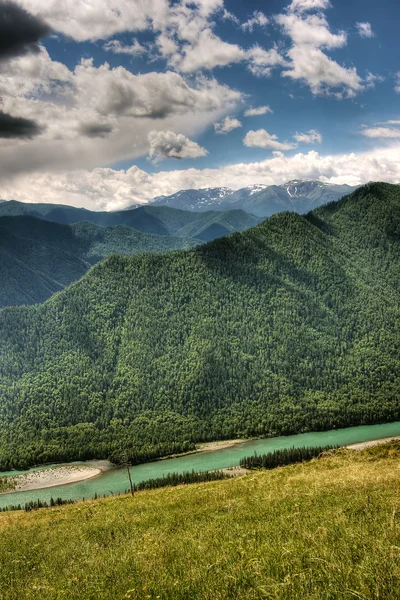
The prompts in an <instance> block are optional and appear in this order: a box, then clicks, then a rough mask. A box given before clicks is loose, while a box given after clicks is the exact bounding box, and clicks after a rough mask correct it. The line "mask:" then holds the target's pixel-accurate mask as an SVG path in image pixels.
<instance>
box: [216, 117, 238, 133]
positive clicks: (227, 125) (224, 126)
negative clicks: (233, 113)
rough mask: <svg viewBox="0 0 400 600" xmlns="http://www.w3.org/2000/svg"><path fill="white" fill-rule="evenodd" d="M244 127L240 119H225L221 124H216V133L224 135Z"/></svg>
mask: <svg viewBox="0 0 400 600" xmlns="http://www.w3.org/2000/svg"><path fill="white" fill-rule="evenodd" d="M241 126H242V123H241V122H240V121H239V119H233V118H232V117H225V119H224V120H223V121H221V123H214V130H215V133H218V134H224V133H229V132H230V131H233V130H234V129H238V128H239V127H241Z"/></svg>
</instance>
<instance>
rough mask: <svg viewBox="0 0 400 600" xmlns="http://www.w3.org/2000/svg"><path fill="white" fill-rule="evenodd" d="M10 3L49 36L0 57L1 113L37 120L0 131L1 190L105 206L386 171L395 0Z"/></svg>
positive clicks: (396, 125) (392, 117)
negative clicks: (25, 131) (34, 128)
mask: <svg viewBox="0 0 400 600" xmlns="http://www.w3.org/2000/svg"><path fill="white" fill-rule="evenodd" d="M16 4H17V5H18V6H19V7H22V8H23V9H24V10H26V11H28V12H29V13H30V14H32V15H34V16H35V18H37V19H39V20H41V21H42V22H44V23H46V24H47V25H48V26H49V27H50V28H51V29H52V34H51V35H48V36H45V37H43V38H41V39H40V40H38V43H39V45H40V46H39V52H38V51H36V52H31V53H29V52H28V53H25V52H24V54H23V55H21V56H15V57H12V58H7V60H5V59H3V60H0V96H1V103H2V104H1V105H0V110H1V111H4V112H5V113H7V114H9V115H12V117H14V118H19V117H22V118H24V119H28V120H31V121H34V122H35V124H37V125H38V131H39V130H40V133H39V134H36V133H35V135H32V136H30V137H26V138H24V139H21V137H19V138H18V139H15V140H12V139H11V140H10V139H9V138H8V139H6V140H2V139H1V138H0V178H1V179H2V189H3V190H4V191H3V194H2V195H4V194H5V197H7V198H11V197H13V198H17V199H21V200H24V201H46V202H63V203H68V204H74V205H85V206H88V207H90V208H103V209H104V208H106V209H115V208H123V207H124V206H127V205H129V204H132V203H133V202H135V201H137V202H146V201H148V200H150V199H151V198H152V197H154V196H157V195H159V194H167V193H173V192H175V191H178V189H183V188H186V187H211V186H219V185H224V186H228V187H232V188H235V189H237V188H238V187H241V186H242V185H250V184H252V183H267V184H268V183H283V182H284V181H285V180H287V179H292V178H299V177H301V176H303V177H304V178H319V179H322V180H325V181H332V182H340V183H345V182H346V183H349V184H356V183H363V182H364V181H369V180H371V179H384V180H387V181H393V182H398V181H400V166H398V165H399V163H400V161H399V158H400V150H399V147H400V111H399V99H400V79H399V75H398V74H399V72H400V60H399V58H398V57H399V42H398V31H397V30H398V23H399V18H400V5H399V4H398V3H397V2H395V1H394V0H381V2H379V3H373V2H365V1H362V0H352V2H348V1H345V0H332V1H331V2H329V0H292V1H289V2H282V1H280V0H270V1H269V2H261V1H256V0H250V1H247V2H238V1H237V0H196V1H195V2H189V1H187V0H176V1H173V2H169V1H168V0H147V1H146V2H144V3H143V2H140V1H139V0H88V2H87V3H85V6H86V8H85V10H84V9H83V3H82V2H79V1H78V0H65V2H63V3H60V2H58V1H56V0H16ZM1 7H2V3H1V2H0V16H1V10H2V8H1ZM260 107H265V108H264V111H262V110H260V111H259V112H260V113H262V112H264V114H259V115H257V116H246V114H245V113H246V111H248V110H249V109H251V108H260ZM396 121H398V122H396Z"/></svg>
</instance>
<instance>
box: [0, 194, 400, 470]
mask: <svg viewBox="0 0 400 600" xmlns="http://www.w3.org/2000/svg"><path fill="white" fill-rule="evenodd" d="M399 218H400V191H399V187H398V186H391V185H388V184H371V185H369V186H365V187H364V188H362V189H360V190H358V191H356V192H355V193H354V194H352V195H351V196H349V197H347V198H345V199H344V200H342V201H341V202H339V203H336V204H332V205H328V206H327V207H326V208H323V209H318V210H317V211H316V212H313V213H310V214H309V215H307V216H300V215H298V214H295V213H282V214H279V215H274V216H273V217H271V218H270V219H269V220H267V221H265V222H263V223H262V224H261V225H259V226H257V227H255V228H253V229H251V230H248V231H246V232H244V233H236V234H234V235H232V236H230V237H227V238H221V239H218V240H215V241H214V242H212V243H209V244H207V245H205V246H200V247H199V248H196V249H194V250H190V251H186V252H174V253H169V254H164V255H141V256H138V257H129V258H123V257H115V256H114V257H111V258H108V259H106V260H105V261H103V262H101V263H100V264H99V265H97V266H96V267H94V268H93V269H92V270H91V271H90V272H89V273H88V274H87V275H86V276H85V277H84V278H83V279H82V280H80V281H79V282H78V283H76V284H73V285H72V286H70V287H69V288H67V289H66V290H65V291H64V292H62V293H61V294H58V295H56V296H55V297H53V298H51V299H50V300H49V301H47V302H46V303H45V304H44V305H42V306H38V307H32V308H19V309H4V310H3V311H1V312H0V464H1V465H3V467H8V466H10V465H20V466H22V465H26V464H32V463H35V462H51V461H55V460H67V459H68V460H69V459H78V458H83V459H84V458H89V457H92V456H96V457H111V458H113V459H114V460H116V459H118V457H120V456H121V453H122V454H124V453H125V452H127V453H128V455H129V456H130V458H131V460H133V461H140V460H145V459H148V458H151V457H154V456H157V455H166V454H168V453H170V452H171V451H177V450H179V446H180V444H181V446H182V447H185V444H186V442H187V441H191V442H193V441H202V440H207V439H218V438H220V439H221V438H233V437H236V436H244V437H248V436H251V435H275V434H290V433H294V432H300V431H308V430H323V429H327V428H334V427H340V426H347V425H355V424H363V423H373V422H380V421H385V420H386V421H388V420H397V419H399V418H400V405H399V400H398V399H399V392H400V369H399V356H400V354H399V345H400V335H399V327H400V303H399V287H398V285H399V284H398V281H399V275H400V261H399V258H400V247H399V242H400V236H399V231H400V228H399ZM77 315H78V316H79V318H77Z"/></svg>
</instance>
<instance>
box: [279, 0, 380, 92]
mask: <svg viewBox="0 0 400 600" xmlns="http://www.w3.org/2000/svg"><path fill="white" fill-rule="evenodd" d="M327 7H328V5H327V3H323V2H320V1H319V0H316V1H312V0H296V1H294V2H293V3H292V5H291V7H290V8H291V10H290V11H289V12H287V13H284V14H281V15H278V16H277V17H276V22H277V23H278V24H279V25H280V26H281V27H282V30H283V32H284V33H285V34H286V35H287V36H289V37H290V39H291V41H292V43H293V45H292V47H291V48H290V49H289V51H288V52H287V56H288V58H289V59H290V62H289V67H288V69H286V70H284V71H283V72H282V75H283V76H284V77H290V78H291V79H294V80H298V81H301V82H303V83H304V84H307V85H308V86H309V87H310V89H311V91H312V93H313V94H315V95H322V94H331V95H333V96H335V97H336V98H338V99H341V98H344V97H348V98H352V97H354V96H356V95H357V94H358V93H360V92H362V91H363V90H364V89H365V87H366V86H367V87H370V86H371V85H374V81H375V80H376V78H375V76H374V75H372V74H370V75H371V77H373V78H375V79H374V81H372V80H371V77H370V78H369V80H367V81H366V82H363V80H362V78H361V77H360V76H359V75H358V73H357V70H356V68H355V67H351V68H346V67H343V66H341V65H339V63H337V62H336V61H334V60H333V59H331V58H330V57H329V56H328V55H327V54H326V53H325V52H323V50H322V49H325V50H326V49H334V48H341V47H343V46H344V45H345V44H346V43H347V36H346V34H345V32H344V31H339V32H338V33H332V32H331V31H330V29H329V24H328V22H327V20H326V18H325V16H324V15H323V14H322V13H321V12H319V13H317V14H303V13H305V12H306V11H308V10H311V9H315V8H319V9H323V8H327Z"/></svg>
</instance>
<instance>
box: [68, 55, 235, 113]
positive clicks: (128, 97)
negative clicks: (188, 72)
mask: <svg viewBox="0 0 400 600" xmlns="http://www.w3.org/2000/svg"><path fill="white" fill-rule="evenodd" d="M74 81H75V86H76V89H77V94H78V96H77V99H78V101H79V103H80V104H81V105H83V106H92V107H93V108H95V109H96V110H97V111H98V112H99V113H100V114H104V115H107V114H110V113H114V114H117V115H125V116H131V117H141V118H145V117H146V118H151V119H162V118H165V117H168V116H171V115H183V114H187V113H188V112H192V113H194V112H196V111H209V112H212V111H215V110H220V109H223V108H224V105H225V106H226V104H225V103H228V104H231V105H232V104H235V103H236V102H238V101H240V100H241V97H242V96H241V94H240V93H239V92H236V91H234V90H230V88H228V87H226V86H222V85H220V84H218V83H217V81H216V80H215V79H205V78H201V79H198V80H197V83H196V84H195V85H194V86H193V87H191V86H190V85H189V84H188V83H187V82H186V81H185V80H184V79H183V78H182V77H181V76H180V75H179V74H178V73H174V72H172V71H167V72H166V73H156V72H151V73H145V74H143V75H134V74H132V73H131V72H130V71H127V70H126V69H125V68H124V67H121V66H120V67H116V68H114V69H112V68H110V66H109V65H108V64H107V63H105V64H104V65H102V66H100V67H98V68H97V67H95V66H94V65H93V60H92V59H87V60H82V62H81V64H80V65H78V66H77V68H76V69H75V76H74Z"/></svg>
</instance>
